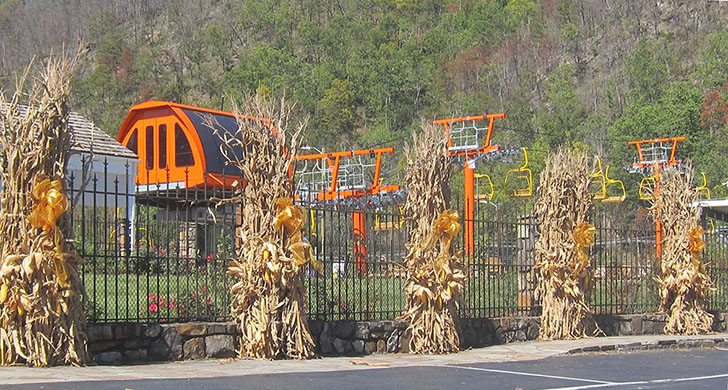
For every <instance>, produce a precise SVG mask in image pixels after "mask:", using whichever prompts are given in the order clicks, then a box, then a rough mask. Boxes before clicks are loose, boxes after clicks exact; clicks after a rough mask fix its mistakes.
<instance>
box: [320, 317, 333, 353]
mask: <svg viewBox="0 0 728 390" xmlns="http://www.w3.org/2000/svg"><path fill="white" fill-rule="evenodd" d="M326 325H328V324H326ZM327 328H328V326H324V330H323V331H322V332H321V336H319V349H320V351H321V354H322V355H330V354H332V353H334V344H333V343H334V338H333V337H331V335H330V334H329V332H328V329H327Z"/></svg>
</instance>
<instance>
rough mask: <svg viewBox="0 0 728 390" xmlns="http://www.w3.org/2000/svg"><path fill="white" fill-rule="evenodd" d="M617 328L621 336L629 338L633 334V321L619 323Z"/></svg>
mask: <svg viewBox="0 0 728 390" xmlns="http://www.w3.org/2000/svg"><path fill="white" fill-rule="evenodd" d="M617 326H618V329H617V332H618V335H619V336H629V335H631V334H632V321H619V322H618V323H617Z"/></svg>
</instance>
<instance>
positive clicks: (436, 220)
mask: <svg viewBox="0 0 728 390" xmlns="http://www.w3.org/2000/svg"><path fill="white" fill-rule="evenodd" d="M422 130H423V132H422V134H420V135H417V134H415V136H414V139H413V145H412V148H409V150H408V152H407V173H406V176H405V183H406V188H407V202H406V204H405V207H404V215H406V216H407V219H406V223H407V224H408V227H409V232H410V239H409V242H408V244H407V248H408V249H409V253H408V255H407V257H406V261H407V275H408V277H407V287H406V292H407V308H406V311H405V312H404V314H403V315H402V316H401V317H400V319H407V320H409V327H408V330H409V331H410V332H411V337H410V342H409V350H410V352H412V353H448V352H456V351H457V350H458V349H459V347H460V336H459V334H458V329H457V323H456V319H457V317H456V316H457V309H458V299H459V297H460V294H461V291H462V281H463V279H465V275H464V274H463V271H462V270H461V269H460V266H459V264H458V262H457V259H458V257H459V255H456V256H453V255H451V254H450V244H451V243H452V239H453V237H454V236H455V235H456V234H457V233H458V232H459V231H460V224H459V223H458V213H457V212H456V211H452V210H446V208H447V204H448V201H449V193H448V185H449V181H450V162H449V161H448V156H447V147H446V145H447V138H446V136H445V134H444V133H443V132H441V131H438V129H437V128H436V127H434V126H433V125H431V124H429V123H425V122H423V124H422Z"/></svg>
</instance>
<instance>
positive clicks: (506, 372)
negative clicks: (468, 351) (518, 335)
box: [437, 365, 617, 386]
mask: <svg viewBox="0 0 728 390" xmlns="http://www.w3.org/2000/svg"><path fill="white" fill-rule="evenodd" d="M437 367H447V368H459V369H462V370H473V371H484V372H492V373H496V374H510V375H521V376H535V377H539V378H551V379H563V380H567V381H576V382H587V383H598V385H597V386H605V385H606V386H609V385H614V384H617V382H607V381H599V380H594V379H584V378H573V377H568V376H559V375H547V374H534V373H530V372H520V371H508V370H496V369H492V368H480V367H468V366H448V365H438V366H437Z"/></svg>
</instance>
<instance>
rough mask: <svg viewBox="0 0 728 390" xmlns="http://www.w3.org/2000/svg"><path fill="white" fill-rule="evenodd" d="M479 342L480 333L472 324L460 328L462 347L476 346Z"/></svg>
mask: <svg viewBox="0 0 728 390" xmlns="http://www.w3.org/2000/svg"><path fill="white" fill-rule="evenodd" d="M477 344H478V333H477V331H476V330H475V328H473V327H472V326H465V325H463V326H462V327H461V330H460V346H461V347H462V348H469V347H474V346H476V345H477Z"/></svg>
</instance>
